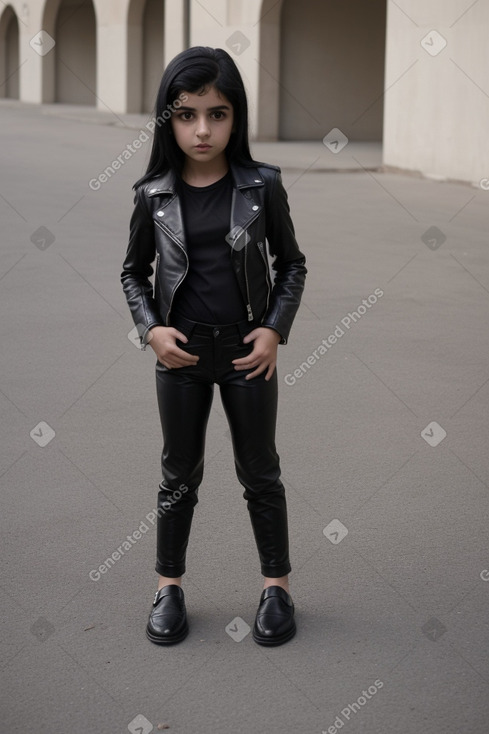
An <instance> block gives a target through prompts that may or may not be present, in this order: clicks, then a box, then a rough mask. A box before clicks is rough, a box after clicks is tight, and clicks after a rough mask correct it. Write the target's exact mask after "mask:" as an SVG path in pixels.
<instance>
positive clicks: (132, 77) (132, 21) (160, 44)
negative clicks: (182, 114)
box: [127, 0, 165, 112]
mask: <svg viewBox="0 0 489 734" xmlns="http://www.w3.org/2000/svg"><path fill="white" fill-rule="evenodd" d="M164 18H165V2H164V0H163V2H162V0H132V2H131V3H130V5H129V10H128V16H127V108H128V112H151V110H152V109H153V107H154V103H155V98H156V92H157V91H158V85H159V83H160V80H161V75H162V74H163V68H164V22H165V21H164Z"/></svg>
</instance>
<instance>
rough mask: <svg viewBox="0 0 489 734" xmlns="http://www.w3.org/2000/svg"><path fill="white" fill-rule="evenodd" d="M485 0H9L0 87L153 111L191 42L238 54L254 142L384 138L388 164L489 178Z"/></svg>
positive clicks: (52, 99)
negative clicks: (164, 77) (166, 73)
mask: <svg viewBox="0 0 489 734" xmlns="http://www.w3.org/2000/svg"><path fill="white" fill-rule="evenodd" d="M488 38H489V0H475V2H474V0H395V2H394V0H342V1H341V2H339V0H27V1H26V2H24V1H23V0H11V1H10V2H8V3H6V4H3V7H2V10H1V11H0V96H2V97H6V98H14V99H19V100H21V101H24V102H30V103H59V104H75V105H79V104H82V105H93V106H95V107H97V108H98V109H103V110H110V111H113V112H116V113H125V112H138V113H150V112H151V110H152V107H153V104H154V99H155V95H156V90H157V87H158V83H159V80H160V78H161V74H162V71H163V68H164V66H165V65H166V63H167V62H168V61H169V60H170V59H171V58H172V57H173V56H174V55H175V54H176V53H178V52H179V51H181V50H182V49H184V48H187V47H188V46H190V45H206V46H214V47H216V46H219V47H222V48H225V49H226V50H228V51H229V53H230V54H231V55H232V56H233V57H234V58H235V60H236V63H237V64H238V66H239V68H240V70H241V73H242V75H243V78H244V80H245V84H246V87H247V90H248V95H249V100H250V121H251V132H252V136H253V138H254V139H257V140H322V138H323V137H324V136H325V135H326V134H327V133H328V132H329V131H330V130H331V129H332V128H339V129H340V130H341V131H342V133H343V134H344V135H346V136H347V137H348V138H349V139H350V140H356V141H382V144H383V159H384V163H385V165H387V166H393V167H397V168H401V169H406V170H413V171H419V172H421V173H423V174H425V175H431V176H434V177H440V178H450V179H457V180H463V181H470V182H474V183H475V182H478V181H479V180H481V179H483V178H487V177H489V146H488V145H487V143H486V140H485V136H486V131H487V130H488V129H489V124H488V123H489V43H488Z"/></svg>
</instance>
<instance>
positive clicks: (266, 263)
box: [256, 242, 271, 310]
mask: <svg viewBox="0 0 489 734" xmlns="http://www.w3.org/2000/svg"><path fill="white" fill-rule="evenodd" d="M256 244H257V246H258V250H259V252H260V255H261V257H262V260H263V264H264V266H265V278H266V281H267V306H266V310H268V304H269V301H270V291H271V283H270V269H269V266H268V260H267V258H266V255H265V250H264V247H263V242H257V243H256Z"/></svg>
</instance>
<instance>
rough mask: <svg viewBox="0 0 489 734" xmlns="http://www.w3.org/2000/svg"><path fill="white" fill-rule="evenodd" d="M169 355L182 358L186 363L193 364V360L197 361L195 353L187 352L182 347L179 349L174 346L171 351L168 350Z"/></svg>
mask: <svg viewBox="0 0 489 734" xmlns="http://www.w3.org/2000/svg"><path fill="white" fill-rule="evenodd" d="M168 356H169V357H177V358H178V359H180V360H183V361H184V362H185V363H187V364H194V363H195V362H198V361H199V357H198V355H197V354H189V353H188V352H185V351H184V350H183V349H180V348H179V347H177V346H175V347H174V348H173V349H172V350H171V352H168Z"/></svg>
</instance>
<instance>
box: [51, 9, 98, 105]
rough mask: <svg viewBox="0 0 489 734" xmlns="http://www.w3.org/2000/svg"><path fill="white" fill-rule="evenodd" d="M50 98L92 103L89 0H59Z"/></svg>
mask: <svg viewBox="0 0 489 734" xmlns="http://www.w3.org/2000/svg"><path fill="white" fill-rule="evenodd" d="M54 39H55V41H56V45H55V47H54V49H53V51H54V55H55V84H54V86H55V93H54V101H55V102H63V103H65V104H83V105H95V104H96V101H97V99H96V84H97V82H96V68H97V64H96V22H95V10H94V7H93V3H92V2H91V0H88V1H87V0H62V1H61V3H60V4H59V7H58V12H57V14H56V23H55V28H54Z"/></svg>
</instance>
